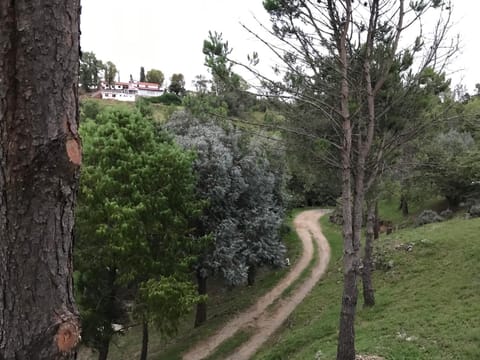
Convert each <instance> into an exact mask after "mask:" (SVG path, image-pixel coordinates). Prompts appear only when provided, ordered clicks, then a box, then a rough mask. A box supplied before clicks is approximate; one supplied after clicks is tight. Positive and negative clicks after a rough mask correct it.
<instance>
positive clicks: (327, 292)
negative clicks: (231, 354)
mask: <svg viewBox="0 0 480 360" xmlns="http://www.w3.org/2000/svg"><path fill="white" fill-rule="evenodd" d="M322 226H323V229H324V232H325V234H326V236H327V238H328V239H329V241H330V242H331V245H332V251H333V252H332V255H333V256H332V262H331V265H330V270H329V272H328V275H327V277H326V278H325V280H323V281H322V283H321V284H320V285H319V286H317V287H316V288H315V289H314V291H313V292H312V294H311V295H310V296H309V297H308V298H307V299H306V300H305V301H304V302H303V303H302V304H301V305H300V306H299V308H298V309H297V310H296V311H295V313H294V314H293V315H292V316H291V319H290V320H289V321H288V323H287V324H285V325H284V327H283V329H282V330H281V331H280V332H279V333H278V334H277V335H276V337H275V338H274V339H273V340H272V341H271V342H270V343H269V344H268V345H267V346H265V347H264V349H263V350H262V351H261V352H260V353H259V354H257V356H256V357H255V359H313V358H314V357H315V354H317V353H318V354H320V353H321V354H322V355H323V356H321V357H320V358H321V359H333V358H334V356H335V352H336V340H337V327H338V315H339V305H338V304H339V299H340V296H341V271H340V268H341V263H340V256H341V237H340V233H339V229H338V228H337V227H335V226H333V225H331V224H329V223H328V222H327V221H326V219H323V220H322ZM479 233H480V219H475V220H460V219H454V220H451V221H448V222H444V223H439V224H432V225H427V226H424V227H421V228H416V229H406V230H403V231H399V232H397V233H394V234H392V235H390V236H389V237H388V238H382V239H381V240H380V244H381V248H382V249H383V251H385V254H386V255H385V256H386V259H385V260H386V261H390V260H393V263H394V266H393V269H391V270H388V271H380V270H379V271H376V272H375V278H374V281H375V285H376V288H377V293H376V296H377V305H376V306H375V307H374V308H373V309H363V308H362V307H361V299H360V304H359V306H358V317H357V322H356V324H357V325H356V331H357V342H356V344H357V351H358V352H359V353H369V354H377V355H382V356H384V357H386V358H387V359H398V360H400V359H412V360H413V359H425V360H427V359H428V360H430V359H442V360H445V359H480V346H479V344H480V326H479V324H480V275H479V274H480V262H479V261H478V260H479V259H480V242H479V241H478V234H479ZM404 243H414V246H413V250H412V251H411V252H408V251H405V250H403V249H395V245H398V244H404Z"/></svg>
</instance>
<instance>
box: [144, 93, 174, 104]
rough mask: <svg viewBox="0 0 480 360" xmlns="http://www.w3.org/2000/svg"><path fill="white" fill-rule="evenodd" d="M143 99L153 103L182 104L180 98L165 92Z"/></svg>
mask: <svg viewBox="0 0 480 360" xmlns="http://www.w3.org/2000/svg"><path fill="white" fill-rule="evenodd" d="M145 99H146V100H148V101H149V102H151V103H153V104H165V105H182V98H181V97H180V96H178V95H176V94H172V93H165V94H163V95H160V96H154V97H149V98H145Z"/></svg>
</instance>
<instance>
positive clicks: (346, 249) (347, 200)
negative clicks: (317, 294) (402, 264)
mask: <svg viewBox="0 0 480 360" xmlns="http://www.w3.org/2000/svg"><path fill="white" fill-rule="evenodd" d="M345 3H346V9H347V16H346V21H345V22H344V25H343V27H342V29H341V30H340V32H339V33H338V39H339V40H338V43H337V48H338V51H339V68H340V72H341V74H342V80H341V89H340V91H341V92H340V110H341V117H342V120H343V125H342V127H343V128H342V130H343V131H342V132H343V141H342V150H341V159H342V160H341V161H342V215H343V227H342V232H343V278H344V281H343V294H342V307H341V310H340V330H339V335H338V347H337V360H354V359H355V327H354V325H355V307H356V304H357V271H356V264H357V254H356V251H355V249H354V245H353V234H352V230H353V218H352V213H353V212H352V210H353V208H352V206H353V198H352V175H351V174H352V168H351V167H352V158H351V154H352V123H351V119H350V110H349V98H350V93H349V90H350V89H349V83H348V76H349V75H348V71H349V62H348V54H347V47H346V46H347V34H348V32H349V23H350V20H351V19H350V18H351V3H350V1H346V2H345ZM329 8H330V9H331V10H330V11H331V12H332V9H333V8H334V5H333V2H332V1H330V2H329ZM331 17H332V18H334V15H333V13H332V14H331Z"/></svg>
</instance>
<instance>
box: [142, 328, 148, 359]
mask: <svg viewBox="0 0 480 360" xmlns="http://www.w3.org/2000/svg"><path fill="white" fill-rule="evenodd" d="M147 354H148V321H147V320H146V319H144V320H143V323H142V352H141V354H140V360H147Z"/></svg>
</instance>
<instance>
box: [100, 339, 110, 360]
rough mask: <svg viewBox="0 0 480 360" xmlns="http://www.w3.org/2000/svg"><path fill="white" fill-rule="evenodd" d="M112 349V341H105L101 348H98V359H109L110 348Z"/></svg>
mask: <svg viewBox="0 0 480 360" xmlns="http://www.w3.org/2000/svg"><path fill="white" fill-rule="evenodd" d="M109 349H110V341H105V342H104V343H103V344H102V345H101V346H100V347H99V348H98V360H107V358H108V350H109Z"/></svg>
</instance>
